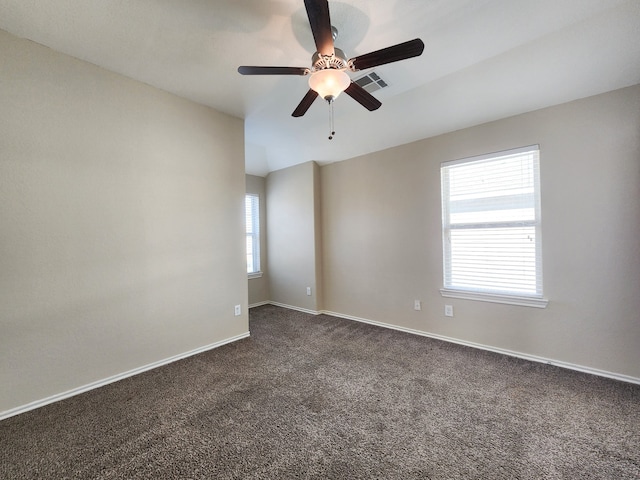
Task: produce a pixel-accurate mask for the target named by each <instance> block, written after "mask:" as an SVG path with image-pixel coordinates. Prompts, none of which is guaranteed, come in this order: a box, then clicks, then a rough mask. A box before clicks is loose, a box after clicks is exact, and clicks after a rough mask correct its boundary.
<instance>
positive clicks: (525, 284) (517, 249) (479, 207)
mask: <svg viewBox="0 0 640 480" xmlns="http://www.w3.org/2000/svg"><path fill="white" fill-rule="evenodd" d="M441 179H442V231H443V245H444V290H447V289H449V290H458V291H467V292H479V293H487V294H496V295H507V296H508V295H513V296H524V297H537V298H542V249H541V236H540V174H539V149H538V146H537V145H535V146H531V147H524V148H520V149H516V150H509V151H505V152H499V153H495V154H490V155H483V156H480V157H472V158H467V159H463V160H457V161H453V162H446V163H443V164H442V166H441Z"/></svg>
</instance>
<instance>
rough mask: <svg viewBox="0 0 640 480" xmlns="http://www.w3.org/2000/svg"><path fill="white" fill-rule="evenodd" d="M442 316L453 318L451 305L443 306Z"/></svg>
mask: <svg viewBox="0 0 640 480" xmlns="http://www.w3.org/2000/svg"><path fill="white" fill-rule="evenodd" d="M444 316H445V317H453V305H445V306H444Z"/></svg>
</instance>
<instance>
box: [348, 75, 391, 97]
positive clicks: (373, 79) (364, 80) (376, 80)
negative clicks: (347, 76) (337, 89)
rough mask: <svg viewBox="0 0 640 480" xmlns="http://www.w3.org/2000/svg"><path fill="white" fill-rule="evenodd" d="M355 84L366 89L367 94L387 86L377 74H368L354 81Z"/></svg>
mask: <svg viewBox="0 0 640 480" xmlns="http://www.w3.org/2000/svg"><path fill="white" fill-rule="evenodd" d="M354 82H355V83H357V84H358V85H360V86H361V87H362V88H364V89H365V90H366V91H367V92H369V93H372V92H375V91H376V90H380V89H381V88H384V87H386V86H387V82H385V81H384V80H382V79H381V78H380V77H379V76H378V74H377V73H376V72H371V73H368V74H367V75H364V76H362V77H360V78H357V79H355V80H354Z"/></svg>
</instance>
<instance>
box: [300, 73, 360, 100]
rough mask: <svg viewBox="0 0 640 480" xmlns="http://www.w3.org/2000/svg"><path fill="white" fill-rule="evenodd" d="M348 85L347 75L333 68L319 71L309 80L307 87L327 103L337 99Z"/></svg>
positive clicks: (349, 80) (349, 82) (349, 81)
mask: <svg viewBox="0 0 640 480" xmlns="http://www.w3.org/2000/svg"><path fill="white" fill-rule="evenodd" d="M350 84H351V79H350V78H349V75H347V74H346V73H345V72H344V70H337V69H335V68H327V69H325V70H319V71H317V72H314V73H313V74H312V75H311V77H310V78H309V87H310V88H311V89H312V90H315V91H316V92H318V95H320V96H321V97H322V98H324V99H325V100H327V101H331V100H335V99H336V98H338V95H340V94H341V93H342V92H344V90H345V89H346V88H347V87H348V86H349V85H350Z"/></svg>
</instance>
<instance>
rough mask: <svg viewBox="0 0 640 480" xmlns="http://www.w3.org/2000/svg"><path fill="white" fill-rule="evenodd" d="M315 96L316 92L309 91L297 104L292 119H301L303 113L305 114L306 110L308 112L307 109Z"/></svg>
mask: <svg viewBox="0 0 640 480" xmlns="http://www.w3.org/2000/svg"><path fill="white" fill-rule="evenodd" d="M317 96H318V92H316V91H315V90H311V89H309V91H308V92H307V94H306V95H305V96H304V98H303V99H302V101H301V102H300V103H299V104H298V106H297V107H296V109H295V110H294V111H293V113H292V114H291V116H292V117H301V116H303V115H304V114H305V113H307V110H309V107H310V106H311V104H312V103H313V101H314V100H315V99H316V97H317Z"/></svg>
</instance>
